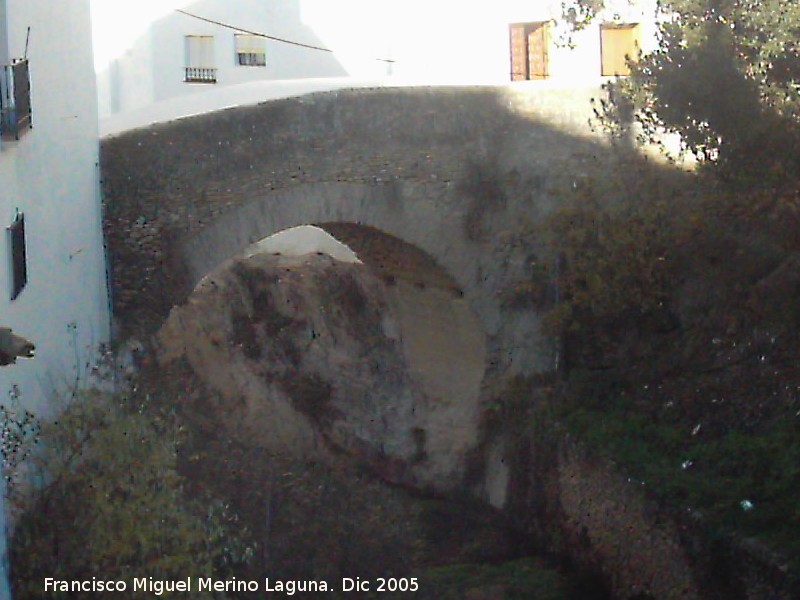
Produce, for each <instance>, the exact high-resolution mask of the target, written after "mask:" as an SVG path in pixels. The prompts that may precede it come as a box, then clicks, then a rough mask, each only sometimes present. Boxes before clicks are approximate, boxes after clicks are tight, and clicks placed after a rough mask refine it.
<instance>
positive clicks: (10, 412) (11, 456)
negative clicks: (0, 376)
mask: <svg viewBox="0 0 800 600" xmlns="http://www.w3.org/2000/svg"><path fill="white" fill-rule="evenodd" d="M9 396H10V404H9V405H5V404H3V405H0V438H1V439H0V452H2V457H3V477H4V478H5V480H6V490H7V493H11V490H12V489H13V487H14V485H15V484H16V478H17V477H16V476H17V474H18V473H19V470H20V465H21V464H22V463H23V462H24V461H25V459H26V458H27V457H28V455H29V454H30V453H31V451H32V450H33V448H34V447H35V446H36V444H38V443H39V432H40V430H41V424H40V423H39V419H37V418H36V416H35V415H34V414H33V413H32V412H30V411H29V410H25V409H23V408H22V407H21V406H20V402H19V390H18V389H17V388H16V387H14V388H12V390H11V392H10V393H9Z"/></svg>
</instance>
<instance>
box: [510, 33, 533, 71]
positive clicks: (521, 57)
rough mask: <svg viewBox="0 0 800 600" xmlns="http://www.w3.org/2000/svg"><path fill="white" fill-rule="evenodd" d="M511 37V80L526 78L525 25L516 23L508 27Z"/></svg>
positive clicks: (526, 44) (526, 49)
mask: <svg viewBox="0 0 800 600" xmlns="http://www.w3.org/2000/svg"><path fill="white" fill-rule="evenodd" d="M509 35H510V38H511V81H524V80H525V79H527V78H528V48H527V46H528V39H527V36H526V34H525V25H524V24H523V23H517V24H514V25H511V26H510V27H509Z"/></svg>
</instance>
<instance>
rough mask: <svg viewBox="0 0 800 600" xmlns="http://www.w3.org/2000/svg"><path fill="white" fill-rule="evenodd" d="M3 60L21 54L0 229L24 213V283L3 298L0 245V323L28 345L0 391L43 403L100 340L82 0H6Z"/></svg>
mask: <svg viewBox="0 0 800 600" xmlns="http://www.w3.org/2000/svg"><path fill="white" fill-rule="evenodd" d="M6 5H7V12H8V33H9V51H10V55H11V57H12V58H13V57H21V56H22V55H23V53H24V52H25V38H26V32H27V29H28V27H30V42H29V47H28V59H29V61H30V73H31V89H32V91H31V104H32V111H33V129H31V130H30V131H28V132H27V133H26V134H25V135H23V136H22V138H21V139H20V140H19V141H15V142H14V141H12V142H7V141H6V142H3V144H2V148H1V149H0V182H2V193H1V194H0V223H2V225H3V227H4V228H5V227H7V226H8V225H10V224H11V222H12V221H13V219H14V215H15V213H16V211H17V210H19V211H20V212H23V213H24V214H25V228H26V238H27V240H26V241H27V264H28V284H27V286H26V287H25V289H24V290H23V291H22V293H21V294H20V296H19V297H18V298H17V299H16V300H14V301H10V300H9V297H10V294H9V290H10V286H11V273H10V264H9V262H10V261H9V250H10V248H9V243H8V240H7V239H6V237H5V236H4V238H3V240H2V244H0V254H2V259H0V322H2V324H3V325H7V326H10V327H12V328H13V329H14V330H15V331H17V332H18V333H20V334H21V335H24V336H25V337H27V338H29V339H30V340H32V341H33V342H34V343H35V344H36V346H37V356H36V358H35V359H33V360H26V361H19V362H18V363H17V364H16V365H14V366H12V367H7V368H3V369H0V393H2V394H3V395H5V394H6V393H7V390H8V389H9V388H10V387H11V386H12V385H17V386H19V389H20V391H21V392H22V396H23V399H24V401H25V403H26V405H27V406H28V407H29V408H31V409H33V410H37V411H42V410H44V409H45V407H46V406H47V393H48V391H49V388H50V387H51V386H52V385H56V386H58V385H63V384H64V383H65V382H66V381H68V380H70V379H71V378H72V377H73V376H74V373H75V368H76V364H77V366H78V367H79V368H80V369H81V370H83V369H84V368H85V361H86V360H87V358H88V357H90V356H92V355H93V352H94V349H96V347H97V345H98V344H99V343H101V342H105V341H107V340H108V335H109V331H108V322H109V316H108V302H107V291H106V290H107V286H106V281H105V259H104V251H103V241H102V227H101V215H100V202H99V193H100V189H99V172H98V151H99V144H98V127H97V100H96V87H95V82H94V76H93V75H94V73H93V71H94V70H93V61H92V45H91V25H90V17H89V3H88V0H59V1H58V2H49V1H47V0H35V1H32V0H6Z"/></svg>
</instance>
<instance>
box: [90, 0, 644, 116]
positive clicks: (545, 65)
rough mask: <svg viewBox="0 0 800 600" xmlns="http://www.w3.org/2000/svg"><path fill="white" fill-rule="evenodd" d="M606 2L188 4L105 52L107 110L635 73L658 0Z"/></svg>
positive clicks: (102, 73) (102, 76)
mask: <svg viewBox="0 0 800 600" xmlns="http://www.w3.org/2000/svg"><path fill="white" fill-rule="evenodd" d="M607 4H608V8H607V9H606V10H604V11H603V12H602V13H600V14H599V15H598V18H597V19H596V20H594V21H593V22H592V23H591V24H590V25H589V26H588V27H586V28H584V29H582V30H581V31H578V32H575V33H571V32H570V31H569V27H568V26H567V23H566V22H565V20H564V18H563V14H562V13H563V9H562V4H561V2H560V0H540V1H538V2H537V1H534V2H531V1H529V0H528V1H522V0H496V1H495V2H491V3H488V2H487V3H476V4H474V5H468V6H465V5H464V4H463V3H460V2H456V1H455V0H439V1H438V2H423V1H422V0H405V1H399V0H341V1H339V2H335V3H332V2H329V1H322V0H198V1H196V2H178V3H175V7H176V8H175V10H172V11H170V12H168V13H167V14H166V15H163V16H161V17H160V18H158V19H157V20H154V21H153V22H152V23H150V25H149V26H148V27H146V29H144V31H142V32H141V34H140V36H139V37H138V39H137V40H136V41H135V42H134V43H133V44H132V45H131V47H130V48H129V49H128V50H127V51H125V52H124V53H122V54H121V55H118V56H113V57H106V58H107V59H108V60H107V61H106V62H105V63H104V64H105V66H104V67H103V68H102V69H100V70H99V72H98V85H99V90H100V95H99V100H100V116H101V118H102V117H105V116H110V115H113V114H118V113H124V112H126V111H130V110H134V109H137V108H140V107H143V106H147V105H150V104H152V103H155V102H159V101H162V100H166V99H169V98H173V97H176V96H184V95H188V94H196V93H200V92H203V91H207V90H208V89H210V88H213V87H223V86H228V85H235V84H239V83H245V82H251V81H260V80H286V79H308V78H322V77H325V78H330V77H350V78H354V79H357V80H365V79H366V80H375V79H381V80H383V81H384V82H385V83H386V84H389V85H393V84H397V85H403V84H450V83H453V84H494V85H496V84H500V83H503V82H511V81H527V80H540V81H548V82H550V83H551V84H554V85H580V86H583V87H585V86H587V85H592V84H595V83H597V84H599V83H600V82H602V80H603V78H607V77H613V76H617V75H625V74H627V72H628V67H627V63H626V57H627V56H631V57H632V58H633V57H635V56H636V54H638V52H639V51H640V50H642V51H645V52H646V51H648V50H649V49H651V48H652V47H653V46H654V45H655V40H656V18H655V10H656V2H655V0H632V1H629V0H616V1H609V2H608V3H607ZM114 26H115V25H114V24H103V23H96V25H95V27H96V28H101V29H102V28H105V27H114ZM116 26H117V27H120V26H121V25H120V24H117V25H116ZM97 33H98V32H97V31H96V34H97ZM103 33H105V34H107V33H109V32H103Z"/></svg>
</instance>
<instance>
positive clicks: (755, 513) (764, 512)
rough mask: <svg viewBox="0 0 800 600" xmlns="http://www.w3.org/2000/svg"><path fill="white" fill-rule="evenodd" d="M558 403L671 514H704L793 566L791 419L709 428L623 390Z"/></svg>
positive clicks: (796, 494)
mask: <svg viewBox="0 0 800 600" xmlns="http://www.w3.org/2000/svg"><path fill="white" fill-rule="evenodd" d="M604 400H605V401H604V402H603V404H602V406H592V407H587V406H585V405H584V403H583V402H580V405H579V406H577V407H576V406H572V407H565V406H562V407H561V410H560V412H561V418H562V419H563V420H564V422H565V423H567V425H568V426H569V428H570V429H571V430H572V431H573V432H574V433H576V434H578V436H579V437H580V439H581V440H583V441H584V442H585V443H587V444H588V445H589V446H590V447H591V448H592V449H593V451H594V452H596V453H598V454H599V455H601V456H604V457H606V458H608V459H610V460H612V461H614V462H615V463H616V464H618V465H619V466H620V467H621V468H622V469H623V470H624V471H625V472H626V473H628V474H629V475H630V476H631V477H632V478H634V480H636V481H639V482H642V485H643V486H644V487H645V488H646V489H647V490H650V491H651V492H653V493H655V494H656V495H657V496H658V497H659V498H660V499H662V500H663V501H666V502H667V503H668V504H669V505H670V506H671V507H672V508H674V509H675V510H676V512H677V513H678V514H681V513H684V514H685V513H686V511H687V510H689V511H691V512H694V513H696V514H700V515H703V519H704V522H705V523H706V524H707V525H708V526H710V527H712V528H714V529H715V530H716V531H717V532H718V533H723V532H727V533H730V532H738V533H744V534H746V535H749V536H753V537H757V538H759V539H761V540H763V541H765V542H767V543H769V544H770V545H772V547H773V548H777V549H779V550H780V551H781V552H782V553H784V554H785V556H786V557H788V558H789V559H790V562H791V564H792V567H793V569H797V568H799V567H800V542H798V540H800V537H798V535H797V534H798V531H800V504H798V502H797V499H798V498H800V438H798V436H797V431H796V425H795V424H794V423H792V422H791V421H788V422H786V421H784V422H780V423H777V424H775V425H774V426H773V428H772V429H771V430H770V431H764V432H760V433H753V432H747V431H743V430H741V429H736V428H730V429H729V430H727V431H725V432H722V433H718V434H709V433H707V432H703V431H702V428H700V429H695V428H691V427H686V426H682V424H676V423H670V422H668V421H665V420H663V419H657V418H653V416H652V415H649V414H646V413H644V412H642V411H641V410H640V409H637V407H636V406H635V404H634V403H633V401H632V397H631V396H630V395H625V394H619V393H618V394H617V395H610V396H606V397H605V398H604Z"/></svg>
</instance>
